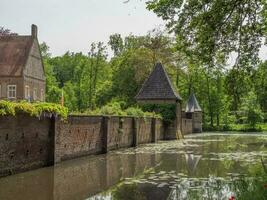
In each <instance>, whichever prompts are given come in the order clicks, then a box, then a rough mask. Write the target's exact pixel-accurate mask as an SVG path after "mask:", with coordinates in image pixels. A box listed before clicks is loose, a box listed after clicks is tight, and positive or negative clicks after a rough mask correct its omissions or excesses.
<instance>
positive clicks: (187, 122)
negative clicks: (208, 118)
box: [182, 118, 192, 135]
mask: <svg viewBox="0 0 267 200" xmlns="http://www.w3.org/2000/svg"><path fill="white" fill-rule="evenodd" d="M182 133H183V134H184V135H187V134H190V133H192V119H186V118H182Z"/></svg>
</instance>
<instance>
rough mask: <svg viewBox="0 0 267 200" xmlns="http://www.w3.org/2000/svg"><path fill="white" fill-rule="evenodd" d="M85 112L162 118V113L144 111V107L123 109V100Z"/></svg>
mask: <svg viewBox="0 0 267 200" xmlns="http://www.w3.org/2000/svg"><path fill="white" fill-rule="evenodd" d="M73 114H79V113H73ZM83 114H87V115H115V116H132V117H155V118H161V115H159V114H156V113H155V112H144V111H143V110H142V109H140V108H138V107H129V108H127V109H125V110H124V109H122V104H121V102H112V103H109V104H107V105H105V106H103V107H101V108H97V109H95V110H89V111H87V112H85V113H83Z"/></svg>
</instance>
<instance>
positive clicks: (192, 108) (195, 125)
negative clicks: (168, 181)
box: [185, 92, 202, 133]
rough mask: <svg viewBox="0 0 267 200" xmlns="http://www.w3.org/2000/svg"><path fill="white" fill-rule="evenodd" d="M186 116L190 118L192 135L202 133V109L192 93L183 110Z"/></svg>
mask: <svg viewBox="0 0 267 200" xmlns="http://www.w3.org/2000/svg"><path fill="white" fill-rule="evenodd" d="M185 112H186V115H187V116H189V115H190V117H192V130H193V133H201V132H202V109H201V107H200V105H199V103H198V101H197V98H196V96H195V94H194V93H193V92H192V93H191V95H190V97H189V99H188V101H187V104H186V108H185Z"/></svg>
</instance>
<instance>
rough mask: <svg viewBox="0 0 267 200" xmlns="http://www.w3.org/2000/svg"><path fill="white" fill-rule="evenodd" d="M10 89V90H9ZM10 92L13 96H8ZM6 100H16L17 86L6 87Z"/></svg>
mask: <svg viewBox="0 0 267 200" xmlns="http://www.w3.org/2000/svg"><path fill="white" fill-rule="evenodd" d="M11 88H12V90H11ZM10 92H12V93H13V92H14V95H10ZM7 98H8V99H16V98H17V85H7Z"/></svg>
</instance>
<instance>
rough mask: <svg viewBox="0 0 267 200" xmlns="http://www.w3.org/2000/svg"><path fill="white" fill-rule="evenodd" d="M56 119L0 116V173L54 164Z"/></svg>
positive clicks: (6, 173) (1, 174)
mask: <svg viewBox="0 0 267 200" xmlns="http://www.w3.org/2000/svg"><path fill="white" fill-rule="evenodd" d="M52 126H53V120H51V119H49V118H44V119H40V120H39V119H38V118H35V117H30V116H26V115H18V116H17V117H0V176H5V175H10V174H13V173H18V172H22V171H27V170H31V169H35V168H40V167H43V166H47V165H50V164H53V159H54V140H53V138H54V137H53V134H54V133H53V132H51V130H53V127H52Z"/></svg>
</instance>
